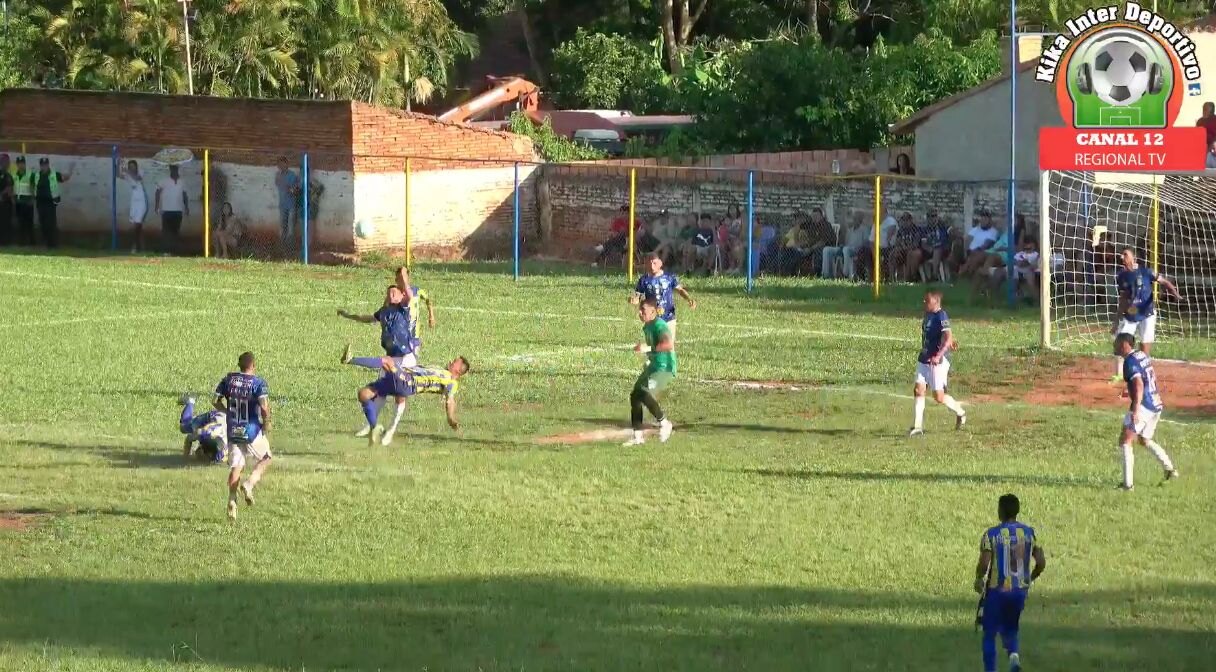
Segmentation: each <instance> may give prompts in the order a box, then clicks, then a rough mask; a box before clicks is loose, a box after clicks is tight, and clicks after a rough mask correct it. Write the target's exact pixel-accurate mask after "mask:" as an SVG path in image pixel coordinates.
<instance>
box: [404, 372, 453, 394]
mask: <svg viewBox="0 0 1216 672" xmlns="http://www.w3.org/2000/svg"><path fill="white" fill-rule="evenodd" d="M406 371H408V372H409V374H410V375H411V377H412V378H413V380H414V390H415V391H416V392H430V393H433V394H442V395H443V396H445V397H454V396H456V391H457V390H459V389H460V381H458V380H456V377H455V376H453V375H452V372H451V371H448V370H447V369H428V368H425V367H421V366H415V367H411V368H408V369H406Z"/></svg>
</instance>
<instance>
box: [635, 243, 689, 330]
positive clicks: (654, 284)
mask: <svg viewBox="0 0 1216 672" xmlns="http://www.w3.org/2000/svg"><path fill="white" fill-rule="evenodd" d="M646 264H647V268H648V269H649V271H650V272H649V273H647V274H645V275H643V276H642V277H640V278H638V285H637V287H636V288H634V294H633V296H632V297H630V299H629V302H630V303H632V304H633V305H635V306H637V305H640V304H641V303H642V302H643V301H654V302H655V304H656V305H657V306H658V307H659V313H660V315H661V317H662V320H663V322H664V323H665V324H666V325H667V331H668V332H670V334H671V340H672V342H673V343H674V342H675V340H676V301H675V297H673V296H672V292H675V293H676V294H679V295H680V296H682V297H684V300H685V301H687V302H688V307H689V308H690V309H692V310H696V309H697V302H696V301H693V300H692V297H691V296H689V294H688V290H686V289H684V288H683V287H682V286H680V279H679V278H677V277H676V276H675V275H673V274H671V273H667V272H665V271H664V270H663V258H662V257H660V256H659V255H657V254H651V255H649V256H647V257H646Z"/></svg>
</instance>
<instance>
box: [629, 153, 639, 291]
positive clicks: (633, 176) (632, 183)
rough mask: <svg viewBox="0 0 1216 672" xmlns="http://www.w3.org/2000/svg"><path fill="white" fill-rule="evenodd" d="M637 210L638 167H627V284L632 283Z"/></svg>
mask: <svg viewBox="0 0 1216 672" xmlns="http://www.w3.org/2000/svg"><path fill="white" fill-rule="evenodd" d="M637 211H638V169H637V168H630V169H629V284H631V285H632V284H633V256H634V253H635V248H634V245H636V244H637V241H636V240H635V238H636V236H635V235H634V229H636V228H637V221H638V220H637Z"/></svg>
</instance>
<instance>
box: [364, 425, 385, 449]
mask: <svg viewBox="0 0 1216 672" xmlns="http://www.w3.org/2000/svg"><path fill="white" fill-rule="evenodd" d="M383 436H384V428H383V427H376V428H375V429H373V430H372V433H371V434H368V435H367V445H368V446H374V445H376V444H377V443H380V439H381V437H383Z"/></svg>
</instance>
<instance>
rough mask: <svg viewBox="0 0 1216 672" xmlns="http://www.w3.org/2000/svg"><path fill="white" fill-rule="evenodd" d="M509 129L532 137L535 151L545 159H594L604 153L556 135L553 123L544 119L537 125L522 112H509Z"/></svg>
mask: <svg viewBox="0 0 1216 672" xmlns="http://www.w3.org/2000/svg"><path fill="white" fill-rule="evenodd" d="M510 131H511V132H512V133H515V134H517V135H525V136H527V137H529V138H532V143H533V145H534V146H535V147H536V151H537V153H538V154H540V156H541V158H542V159H544V160H545V161H549V162H552V163H565V162H567V161H594V160H596V159H602V158H604V153H603V152H601V151H599V150H596V149H592V148H591V147H588V146H586V145H583V144H579V143H577V142H574V141H573V140H570V139H568V138H564V137H562V136H560V135H558V134H557V133H556V132H555V131H554V130H553V124H551V123H549V120H548V119H546V120H545V123H543V124H541V125H540V126H537V125H536V124H534V123H532V120H531V119H529V118H528V117H527V115H525V114H523V113H522V112H514V113H512V114H511V119H510Z"/></svg>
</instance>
